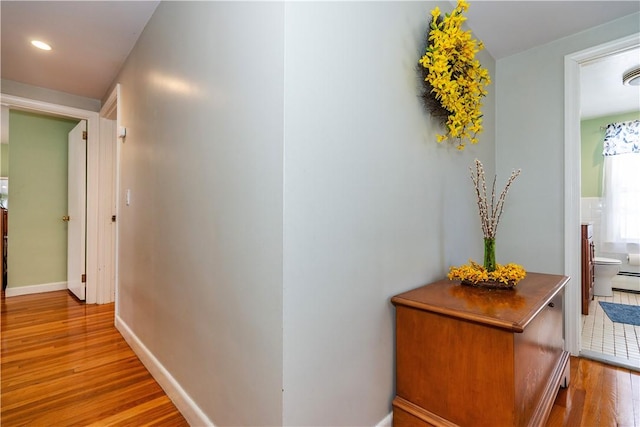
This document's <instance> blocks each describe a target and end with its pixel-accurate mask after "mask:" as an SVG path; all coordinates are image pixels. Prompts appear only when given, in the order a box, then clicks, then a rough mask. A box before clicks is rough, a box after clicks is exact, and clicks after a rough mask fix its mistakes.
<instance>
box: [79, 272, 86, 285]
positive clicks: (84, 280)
mask: <svg viewBox="0 0 640 427" xmlns="http://www.w3.org/2000/svg"><path fill="white" fill-rule="evenodd" d="M80 281H81V282H82V283H87V275H86V274H83V275H82V277H81V278H80Z"/></svg>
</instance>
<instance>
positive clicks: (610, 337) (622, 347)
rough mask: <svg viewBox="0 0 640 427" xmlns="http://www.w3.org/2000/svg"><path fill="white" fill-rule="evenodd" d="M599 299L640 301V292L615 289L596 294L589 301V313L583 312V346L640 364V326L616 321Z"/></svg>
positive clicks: (583, 347)
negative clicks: (600, 295) (604, 294)
mask: <svg viewBox="0 0 640 427" xmlns="http://www.w3.org/2000/svg"><path fill="white" fill-rule="evenodd" d="M598 301H608V302H615V303H619V304H628V305H640V294H635V293H630V292H618V291H614V292H613V296H612V297H598V296H596V297H595V299H594V300H593V301H591V304H590V305H589V316H582V349H583V350H591V351H594V352H598V353H602V354H605V355H609V356H615V357H618V358H622V359H628V360H629V362H631V364H633V365H639V366H640V326H633V325H627V324H623V323H613V322H612V321H611V320H610V319H609V317H608V316H607V315H606V313H605V312H604V310H602V307H601V306H600V304H598Z"/></svg>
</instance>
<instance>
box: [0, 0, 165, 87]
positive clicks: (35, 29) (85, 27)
mask: <svg viewBox="0 0 640 427" xmlns="http://www.w3.org/2000/svg"><path fill="white" fill-rule="evenodd" d="M158 3H159V1H6V0H2V1H0V13H1V24H2V29H1V35H2V44H1V45H0V49H1V54H2V57H1V60H2V67H1V76H2V78H3V79H6V80H13V81H16V82H19V83H25V84H29V85H33V86H39V87H44V88H47V89H53V90H57V91H61V92H66V93H70V94H73V95H79V96H84V97H88V98H94V99H102V98H103V96H104V95H105V93H106V92H107V90H108V89H109V85H110V84H111V82H112V81H113V79H114V78H115V77H116V75H117V73H118V71H119V70H120V68H121V67H122V64H123V63H124V61H125V59H126V58H127V56H128V55H129V52H130V51H131V49H132V48H133V46H134V45H135V43H136V41H137V40H138V37H139V36H140V34H141V33H142V30H143V29H144V27H145V25H146V24H147V22H148V21H149V18H150V17H151V15H152V14H153V12H154V11H155V9H156V6H157V5H158ZM34 38H35V39H38V40H42V41H44V42H47V43H48V44H50V45H51V46H52V48H53V50H51V51H48V52H46V51H41V50H39V49H36V48H33V47H32V46H31V45H30V41H31V40H32V39H34Z"/></svg>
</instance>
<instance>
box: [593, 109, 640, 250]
mask: <svg viewBox="0 0 640 427" xmlns="http://www.w3.org/2000/svg"><path fill="white" fill-rule="evenodd" d="M602 154H603V155H604V212H603V214H604V215H603V221H602V250H603V251H605V252H612V253H626V252H627V248H628V246H627V244H629V243H635V244H638V243H640V120H635V121H632V122H623V123H613V124H610V125H609V126H607V130H606V134H605V139H604V150H603V153H602Z"/></svg>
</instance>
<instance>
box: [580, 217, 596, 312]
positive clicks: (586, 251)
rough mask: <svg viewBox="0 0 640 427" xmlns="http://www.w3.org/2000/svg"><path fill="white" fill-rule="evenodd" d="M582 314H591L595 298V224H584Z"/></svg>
mask: <svg viewBox="0 0 640 427" xmlns="http://www.w3.org/2000/svg"><path fill="white" fill-rule="evenodd" d="M581 234H582V243H581V251H582V255H581V258H582V269H581V274H582V314H589V303H590V302H591V300H593V280H594V268H595V267H594V264H593V258H594V257H595V245H594V244H593V225H591V224H582V233H581Z"/></svg>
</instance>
